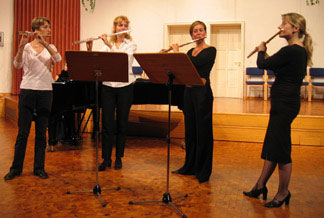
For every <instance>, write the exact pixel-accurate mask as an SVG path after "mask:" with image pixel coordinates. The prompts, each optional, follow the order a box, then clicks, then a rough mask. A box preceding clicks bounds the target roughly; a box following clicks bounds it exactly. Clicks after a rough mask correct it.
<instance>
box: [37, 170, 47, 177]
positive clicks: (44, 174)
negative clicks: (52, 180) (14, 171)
mask: <svg viewBox="0 0 324 218" xmlns="http://www.w3.org/2000/svg"><path fill="white" fill-rule="evenodd" d="M34 175H35V176H38V177H39V178H41V179H47V178H48V175H47V173H46V172H45V171H44V170H37V171H35V172H34Z"/></svg>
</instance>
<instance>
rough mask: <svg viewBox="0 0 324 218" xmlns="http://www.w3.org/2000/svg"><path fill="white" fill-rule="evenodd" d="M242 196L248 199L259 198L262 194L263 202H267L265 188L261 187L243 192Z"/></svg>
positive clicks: (266, 190)
mask: <svg viewBox="0 0 324 218" xmlns="http://www.w3.org/2000/svg"><path fill="white" fill-rule="evenodd" d="M243 194H244V195H245V196H248V197H250V198H259V195H260V194H262V195H263V200H267V196H268V189H267V187H266V186H263V188H260V189H255V190H252V191H249V192H243Z"/></svg>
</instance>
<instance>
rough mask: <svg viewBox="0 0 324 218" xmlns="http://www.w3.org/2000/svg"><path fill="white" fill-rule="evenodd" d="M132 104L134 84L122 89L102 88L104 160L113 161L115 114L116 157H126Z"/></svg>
mask: <svg viewBox="0 0 324 218" xmlns="http://www.w3.org/2000/svg"><path fill="white" fill-rule="evenodd" d="M132 102H133V84H131V85H128V86H125V87H121V88H112V87H109V86H105V85H103V86H102V92H101V104H102V158H104V159H107V160H109V159H111V153H112V148H113V145H114V135H115V134H114V133H115V128H114V124H115V122H114V120H115V112H116V157H117V158H119V157H123V156H124V150H125V142H126V131H127V124H128V115H129V110H130V108H131V105H132Z"/></svg>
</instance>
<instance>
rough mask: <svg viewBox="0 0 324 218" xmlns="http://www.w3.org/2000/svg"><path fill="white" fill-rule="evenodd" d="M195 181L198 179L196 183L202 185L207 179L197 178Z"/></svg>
mask: <svg viewBox="0 0 324 218" xmlns="http://www.w3.org/2000/svg"><path fill="white" fill-rule="evenodd" d="M197 179H198V181H199V184H201V183H204V182H208V181H209V178H198V177H197Z"/></svg>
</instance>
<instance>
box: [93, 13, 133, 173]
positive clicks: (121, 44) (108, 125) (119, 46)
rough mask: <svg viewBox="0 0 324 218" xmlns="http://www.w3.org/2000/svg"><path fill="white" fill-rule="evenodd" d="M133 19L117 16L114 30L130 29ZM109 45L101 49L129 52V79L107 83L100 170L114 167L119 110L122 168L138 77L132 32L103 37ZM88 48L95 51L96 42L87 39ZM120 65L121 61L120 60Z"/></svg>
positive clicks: (118, 143) (118, 154) (117, 164)
mask: <svg viewBox="0 0 324 218" xmlns="http://www.w3.org/2000/svg"><path fill="white" fill-rule="evenodd" d="M129 23H130V21H129V20H128V18H127V17H126V16H118V17H116V18H115V20H114V22H113V25H114V27H113V28H114V29H113V32H114V33H117V32H121V31H126V30H128V28H129ZM99 37H100V38H101V39H102V40H103V42H104V43H105V45H104V46H103V47H102V48H101V49H100V51H111V52H125V53H127V54H128V82H103V86H102V90H101V97H102V100H101V102H102V158H103V159H104V160H103V162H102V163H101V164H100V166H99V171H104V170H105V169H106V167H111V162H112V161H111V154H112V148H113V144H114V133H115V131H114V123H115V122H114V118H115V112H116V124H117V127H116V132H117V136H116V159H115V167H114V168H115V169H116V170H118V169H121V168H122V160H121V158H122V157H123V156H124V149H125V143H126V128H127V123H128V115H129V111H130V107H131V105H132V102H133V83H134V82H135V80H136V78H135V75H134V74H133V71H132V65H133V61H134V56H133V54H134V52H135V51H136V49H137V45H136V43H135V42H134V41H132V37H131V36H130V35H129V33H123V34H118V35H113V36H112V37H111V38H110V41H108V39H107V34H102V35H101V36H99ZM87 47H88V50H92V41H90V42H87ZM116 64H118V63H116Z"/></svg>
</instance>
